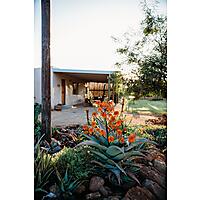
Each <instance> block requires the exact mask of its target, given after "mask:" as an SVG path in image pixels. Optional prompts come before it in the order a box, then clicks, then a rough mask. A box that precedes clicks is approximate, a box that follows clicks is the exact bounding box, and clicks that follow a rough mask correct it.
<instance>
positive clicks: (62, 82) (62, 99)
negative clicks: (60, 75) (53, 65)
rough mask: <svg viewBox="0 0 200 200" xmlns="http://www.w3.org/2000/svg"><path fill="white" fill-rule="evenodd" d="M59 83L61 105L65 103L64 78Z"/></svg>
mask: <svg viewBox="0 0 200 200" xmlns="http://www.w3.org/2000/svg"><path fill="white" fill-rule="evenodd" d="M61 85H62V92H61V101H62V105H65V96H66V86H65V79H62V80H61Z"/></svg>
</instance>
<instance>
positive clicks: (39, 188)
mask: <svg viewBox="0 0 200 200" xmlns="http://www.w3.org/2000/svg"><path fill="white" fill-rule="evenodd" d="M41 139H42V137H41V138H40V140H39V141H38V142H37V144H36V145H35V155H34V156H35V159H34V188H35V192H44V193H47V191H46V190H45V187H46V185H47V184H48V183H49V178H50V176H51V175H52V173H53V171H54V168H53V164H52V158H51V156H50V155H48V154H47V153H46V152H44V151H43V150H41V148H40V141H41Z"/></svg>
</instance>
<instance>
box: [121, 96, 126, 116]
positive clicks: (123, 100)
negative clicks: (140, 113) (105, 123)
mask: <svg viewBox="0 0 200 200" xmlns="http://www.w3.org/2000/svg"><path fill="white" fill-rule="evenodd" d="M124 104H125V98H124V97H122V109H121V113H123V112H124Z"/></svg>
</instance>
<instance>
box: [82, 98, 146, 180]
mask: <svg viewBox="0 0 200 200" xmlns="http://www.w3.org/2000/svg"><path fill="white" fill-rule="evenodd" d="M98 112H99V113H94V114H93V118H92V120H91V122H90V124H91V125H92V126H87V125H85V126H84V127H83V131H82V132H81V134H82V135H83V136H85V137H86V138H87V139H88V140H87V141H84V142H82V143H80V144H78V146H82V145H87V146H90V147H92V150H91V153H92V154H93V155H94V156H95V158H96V159H95V160H93V161H92V162H93V163H95V164H97V165H99V166H100V167H103V168H105V169H107V170H108V171H110V172H112V173H113V174H114V175H115V177H116V178H117V181H118V183H119V184H120V183H121V174H123V175H125V176H129V177H130V178H132V179H134V180H135V181H137V182H138V183H139V181H138V180H137V178H136V177H135V175H134V174H133V173H131V172H130V171H127V169H128V168H129V167H131V166H132V167H135V168H137V169H138V166H135V165H134V162H133V160H134V158H136V157H138V156H145V155H144V154H143V153H141V152H140V149H141V148H142V145H143V144H144V143H146V142H150V141H149V140H147V139H145V138H136V134H133V133H131V134H130V133H127V129H128V128H129V127H127V125H126V124H125V122H124V120H123V119H122V116H121V115H119V113H118V112H116V111H114V106H113V103H112V102H111V103H110V102H102V103H101V102H98ZM128 166H129V167H128Z"/></svg>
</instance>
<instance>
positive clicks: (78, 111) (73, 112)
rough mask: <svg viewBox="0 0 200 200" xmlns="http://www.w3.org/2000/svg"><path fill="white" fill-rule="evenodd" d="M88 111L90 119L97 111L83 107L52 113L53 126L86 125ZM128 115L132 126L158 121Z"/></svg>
mask: <svg viewBox="0 0 200 200" xmlns="http://www.w3.org/2000/svg"><path fill="white" fill-rule="evenodd" d="M86 109H88V110H89V117H91V115H92V112H94V111H95V110H96V108H94V107H81V106H77V107H76V106H74V107H71V108H65V109H63V110H62V111H52V113H51V117H52V126H53V127H64V126H69V125H74V124H80V125H83V124H86V123H87V120H86V111H85V110H86ZM116 110H120V105H117V106H116ZM124 114H125V115H126V120H127V121H128V122H129V121H130V120H131V124H132V125H134V124H141V125H143V124H145V120H147V119H156V118H157V117H156V116H152V115H133V114H130V113H126V112H124Z"/></svg>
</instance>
